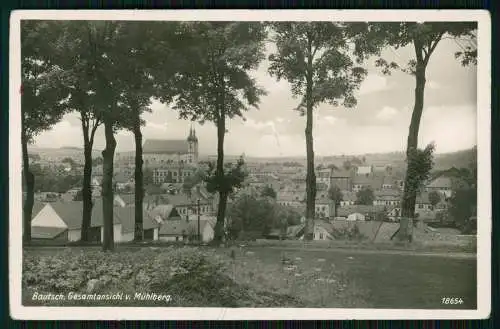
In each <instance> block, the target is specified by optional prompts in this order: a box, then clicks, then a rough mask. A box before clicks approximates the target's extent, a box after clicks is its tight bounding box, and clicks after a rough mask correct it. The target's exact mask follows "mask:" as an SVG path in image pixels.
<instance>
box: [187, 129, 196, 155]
mask: <svg viewBox="0 0 500 329" xmlns="http://www.w3.org/2000/svg"><path fill="white" fill-rule="evenodd" d="M187 142H188V153H189V162H190V163H197V162H198V137H196V130H195V129H194V128H193V126H192V125H191V128H190V129H189V136H188V138H187Z"/></svg>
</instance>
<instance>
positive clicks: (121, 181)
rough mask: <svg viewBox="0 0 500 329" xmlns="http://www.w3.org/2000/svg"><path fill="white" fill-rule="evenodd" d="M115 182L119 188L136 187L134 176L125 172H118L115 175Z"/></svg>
mask: <svg viewBox="0 0 500 329" xmlns="http://www.w3.org/2000/svg"><path fill="white" fill-rule="evenodd" d="M113 182H114V184H115V186H116V189H117V190H124V189H130V188H134V184H135V183H134V178H133V177H131V176H130V175H127V174H125V173H123V172H118V173H116V175H115V176H114V177H113Z"/></svg>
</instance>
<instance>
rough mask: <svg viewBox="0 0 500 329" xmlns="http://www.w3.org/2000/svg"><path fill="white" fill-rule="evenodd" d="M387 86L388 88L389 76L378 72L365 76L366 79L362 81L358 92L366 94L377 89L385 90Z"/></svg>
mask: <svg viewBox="0 0 500 329" xmlns="http://www.w3.org/2000/svg"><path fill="white" fill-rule="evenodd" d="M387 88H388V85H387V78H385V77H383V76H381V75H378V74H372V75H368V76H367V77H366V78H365V80H364V81H363V82H362V83H361V86H360V88H359V92H358V94H359V95H366V94H370V93H374V92H377V91H381V90H385V89H387Z"/></svg>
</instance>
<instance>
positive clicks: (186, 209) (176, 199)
mask: <svg viewBox="0 0 500 329" xmlns="http://www.w3.org/2000/svg"><path fill="white" fill-rule="evenodd" d="M163 199H164V201H163V204H170V205H172V206H174V207H175V208H176V209H177V211H178V212H179V214H180V215H181V217H183V218H186V217H187V216H189V215H192V214H197V213H198V209H199V211H200V214H202V215H209V214H212V213H213V207H212V202H210V200H207V199H205V198H203V196H202V195H201V193H193V192H191V195H187V194H186V193H178V194H173V195H171V194H167V195H164V197H163ZM198 200H199V202H198Z"/></svg>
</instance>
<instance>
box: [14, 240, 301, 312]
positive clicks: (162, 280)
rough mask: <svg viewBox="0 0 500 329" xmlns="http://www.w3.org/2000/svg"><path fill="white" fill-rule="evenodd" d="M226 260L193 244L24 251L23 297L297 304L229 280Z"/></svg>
mask: <svg viewBox="0 0 500 329" xmlns="http://www.w3.org/2000/svg"><path fill="white" fill-rule="evenodd" d="M229 272H230V271H229V270H228V268H227V260H225V259H223V258H222V257H220V256H217V255H216V254H214V253H212V252H209V251H208V252H205V251H201V250H199V249H197V248H189V247H185V248H161V249H160V248H158V249H156V248H155V249H151V248H144V249H139V250H135V251H122V252H116V253H103V252H101V251H97V250H84V251H83V250H82V251H74V250H71V249H65V250H63V251H61V252H57V253H56V254H53V255H31V254H30V253H29V252H25V253H24V262H23V291H24V296H23V301H24V302H26V303H27V304H33V301H30V298H31V296H32V295H33V293H34V292H37V293H39V294H44V293H52V294H57V293H61V294H67V293H69V292H75V293H99V294H103V293H117V292H118V293H124V294H131V295H132V296H133V295H134V294H135V293H138V292H153V293H157V294H168V295H170V296H172V299H171V302H170V303H169V304H168V305H165V304H162V303H157V302H154V301H139V302H138V301H137V300H135V301H134V300H131V301H125V300H119V301H99V302H96V301H64V302H61V301H43V302H37V303H35V304H38V305H40V304H43V305H49V306H55V305H61V304H62V305H65V306H69V305H88V306H103V305H108V306H109V305H130V306H184V307H272V306H281V307H287V306H295V307H300V306H303V305H302V303H301V302H300V301H299V300H298V299H297V298H294V297H291V296H288V295H285V294H278V293H271V292H265V291H259V290H256V289H253V288H252V287H251V286H248V285H244V284H241V283H237V282H235V281H234V280H233V279H232V278H231V276H230V274H229Z"/></svg>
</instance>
